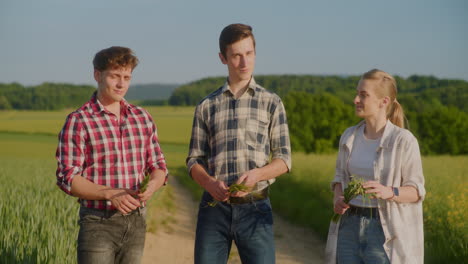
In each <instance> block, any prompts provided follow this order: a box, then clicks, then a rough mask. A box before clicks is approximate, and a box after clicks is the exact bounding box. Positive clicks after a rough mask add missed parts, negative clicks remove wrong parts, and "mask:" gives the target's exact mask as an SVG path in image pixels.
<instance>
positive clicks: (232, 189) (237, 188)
mask: <svg viewBox="0 0 468 264" xmlns="http://www.w3.org/2000/svg"><path fill="white" fill-rule="evenodd" d="M248 190H249V188H248V187H247V186H246V185H244V184H238V183H234V184H232V185H231V186H229V189H228V192H229V196H230V195H231V194H233V193H235V192H246V191H248ZM217 204H218V201H217V200H213V201H211V202H209V203H208V205H209V206H211V207H215V206H216V205H217Z"/></svg>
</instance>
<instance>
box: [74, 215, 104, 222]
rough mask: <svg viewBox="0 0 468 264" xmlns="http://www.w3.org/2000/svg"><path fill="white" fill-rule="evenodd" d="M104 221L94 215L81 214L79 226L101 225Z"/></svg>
mask: <svg viewBox="0 0 468 264" xmlns="http://www.w3.org/2000/svg"><path fill="white" fill-rule="evenodd" d="M101 221H102V217H100V216H97V215H93V214H82V215H81V214H80V220H79V221H78V223H79V224H86V223H100V222H101Z"/></svg>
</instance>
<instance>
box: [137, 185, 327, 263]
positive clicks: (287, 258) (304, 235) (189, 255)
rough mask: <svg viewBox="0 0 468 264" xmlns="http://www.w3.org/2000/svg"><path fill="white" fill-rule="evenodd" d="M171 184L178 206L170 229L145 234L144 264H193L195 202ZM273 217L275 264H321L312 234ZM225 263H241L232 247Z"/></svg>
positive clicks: (321, 248)
mask: <svg viewBox="0 0 468 264" xmlns="http://www.w3.org/2000/svg"><path fill="white" fill-rule="evenodd" d="M170 184H171V186H172V187H173V188H174V196H175V199H176V206H177V209H176V212H175V215H174V219H175V222H174V223H171V224H169V228H165V229H161V230H159V231H158V232H157V234H151V233H147V235H146V245H145V251H144V254H143V261H142V263H143V264H146V263H148V264H149V263H170V264H172V263H174V264H179V263H180V264H185V263H188V264H190V263H193V246H194V239H195V226H196V221H197V207H198V202H196V201H194V200H193V199H192V197H191V195H190V194H189V193H188V192H187V191H186V190H185V189H184V188H183V187H182V186H181V185H180V184H179V183H178V182H177V181H176V180H175V179H174V178H173V177H171V181H170ZM274 217H275V218H274V219H275V224H274V228H275V243H276V262H277V263H279V264H296V263H308V264H315V263H324V261H323V259H324V256H323V251H324V244H323V243H322V242H321V241H320V240H319V239H318V238H317V236H316V235H315V234H314V233H313V232H311V231H310V230H308V229H304V228H299V227H296V226H293V225H291V224H289V223H288V222H286V221H285V220H283V219H281V218H280V217H279V216H278V215H275V216H274ZM228 263H230V264H235V263H241V262H240V259H239V256H238V254H237V250H236V248H235V244H233V250H232V252H231V255H230V258H229V262H228Z"/></svg>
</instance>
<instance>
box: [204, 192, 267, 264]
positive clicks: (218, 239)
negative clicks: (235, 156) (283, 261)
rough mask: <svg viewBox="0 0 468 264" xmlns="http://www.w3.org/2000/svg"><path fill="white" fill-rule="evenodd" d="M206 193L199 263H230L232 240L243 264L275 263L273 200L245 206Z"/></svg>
mask: <svg viewBox="0 0 468 264" xmlns="http://www.w3.org/2000/svg"><path fill="white" fill-rule="evenodd" d="M212 200H213V198H212V197H211V195H210V194H209V193H207V192H205V193H204V194H203V197H202V201H201V203H200V208H199V211H198V222H197V232H196V237H195V264H213V263H216V264H221V263H227V260H228V256H229V252H230V251H231V245H232V241H233V240H234V242H235V243H236V246H237V249H238V251H239V255H240V258H241V261H242V263H243V264H251V263H252V264H253V263H268V264H270V263H275V245H274V240H273V214H272V210H271V204H270V200H269V199H268V198H267V199H264V200H260V201H255V202H251V203H245V204H228V203H221V202H218V203H217V204H216V206H214V207H211V206H209V205H208V204H207V203H208V202H210V201H212Z"/></svg>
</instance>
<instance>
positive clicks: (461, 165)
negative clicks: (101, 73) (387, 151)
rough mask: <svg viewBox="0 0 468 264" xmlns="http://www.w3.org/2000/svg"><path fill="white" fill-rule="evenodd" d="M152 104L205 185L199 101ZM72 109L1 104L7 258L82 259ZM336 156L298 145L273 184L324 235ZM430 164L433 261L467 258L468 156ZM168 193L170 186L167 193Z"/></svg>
mask: <svg viewBox="0 0 468 264" xmlns="http://www.w3.org/2000/svg"><path fill="white" fill-rule="evenodd" d="M147 109H148V110H149V112H150V113H151V114H152V116H153V118H154V119H155V121H156V124H157V126H158V132H159V137H160V141H161V145H162V148H163V151H164V154H165V156H166V159H167V162H168V165H169V169H170V171H171V173H172V174H174V175H176V176H178V178H179V179H181V180H183V181H184V182H185V185H187V186H191V188H192V190H193V191H194V192H199V190H200V189H199V187H197V186H196V184H194V183H193V181H191V180H190V178H189V177H188V176H187V173H186V170H185V168H184V161H185V157H186V155H187V151H188V141H189V137H190V130H191V123H192V114H193V107H182V108H175V107H148V108H147ZM67 114H68V111H58V112H28V111H3V112H2V111H0V183H1V184H0V200H1V201H2V202H1V203H0V234H2V235H1V236H0V263H15V262H24V263H30V262H33V263H35V262H38V263H73V262H74V261H75V258H76V237H77V230H78V225H77V216H78V211H77V210H78V207H79V205H78V203H77V202H76V199H75V198H72V197H70V196H67V195H65V194H64V193H63V192H62V191H60V190H59V189H58V188H57V187H56V185H55V176H54V175H55V168H56V161H55V159H54V157H55V148H56V144H57V134H58V132H59V130H60V129H61V126H62V125H63V122H64V120H65V118H66V115H67ZM335 158H336V155H314V154H311V155H306V154H302V153H294V155H293V171H292V173H290V174H287V175H283V176H281V177H280V178H278V181H277V183H275V185H274V186H273V187H272V191H271V198H272V202H273V207H274V208H275V211H276V212H278V213H280V214H281V215H283V216H285V217H286V218H287V219H289V220H290V221H291V222H293V223H297V224H300V225H304V226H307V227H310V228H312V229H314V230H315V231H316V232H317V233H318V234H319V235H320V237H322V238H323V239H325V237H326V233H327V231H328V224H329V219H330V217H331V215H332V203H331V199H332V193H331V191H330V189H329V182H330V180H331V179H332V177H333V174H334V166H335ZM423 166H424V173H425V177H426V189H427V196H426V200H425V202H424V221H425V242H426V262H427V263H442V262H443V263H460V262H463V261H464V260H465V259H467V257H468V245H467V241H468V230H467V225H466V223H465V221H464V220H465V219H467V217H468V213H467V210H466V208H467V202H466V193H467V191H468V180H467V179H468V157H467V156H455V157H452V156H429V157H423ZM164 197H165V198H164ZM167 197H170V193H169V194H168V195H166V196H163V195H162V196H161V200H164V201H166V202H167V200H168V198H167ZM159 198H160V197H158V199H159ZM167 203H170V202H167ZM150 206H151V205H150ZM162 222H163V221H162ZM159 223H161V222H159Z"/></svg>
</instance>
